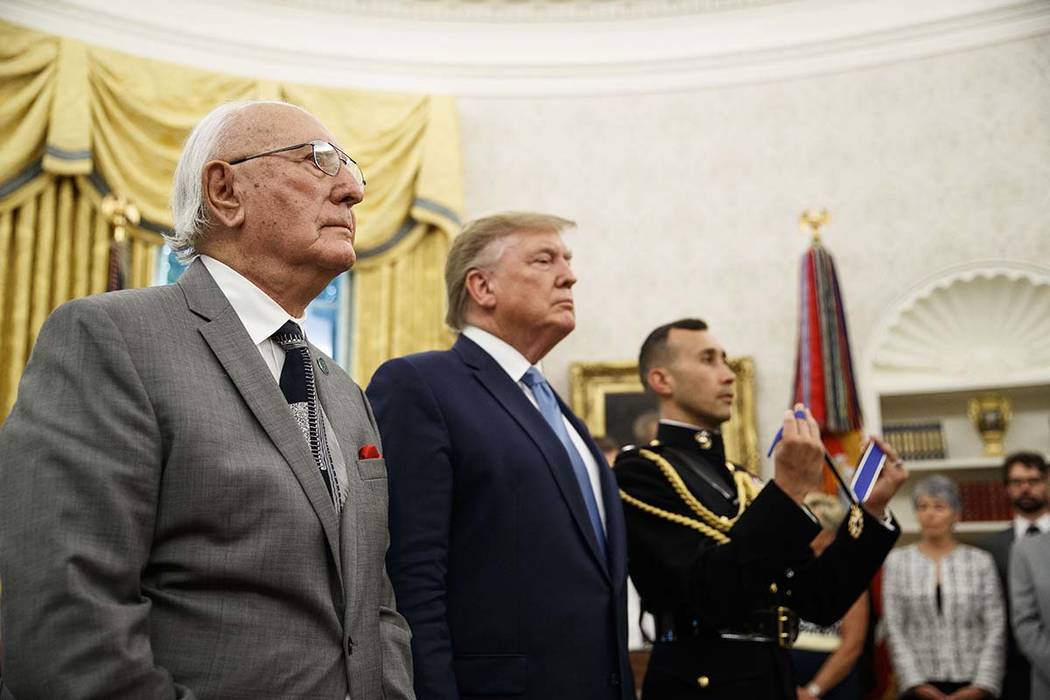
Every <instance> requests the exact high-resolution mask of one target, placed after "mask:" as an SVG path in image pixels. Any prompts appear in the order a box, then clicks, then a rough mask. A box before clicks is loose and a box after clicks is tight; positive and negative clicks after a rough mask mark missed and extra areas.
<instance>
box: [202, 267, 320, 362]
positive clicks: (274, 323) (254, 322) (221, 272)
mask: <svg viewBox="0 0 1050 700" xmlns="http://www.w3.org/2000/svg"><path fill="white" fill-rule="evenodd" d="M200 258H201V262H202V263H204V267H205V269H207V270H208V273H209V274H210V275H211V276H212V279H214V280H215V284H217V285H219V289H220V290H221V291H222V293H223V294H224V295H225V296H226V299H227V301H229V302H230V306H232V307H233V310H234V311H235V312H236V314H237V318H239V319H240V320H241V323H242V324H243V325H244V329H245V330H246V331H248V336H249V337H250V338H251V339H252V342H253V343H255V347H256V348H258V349H259V354H260V355H262V358H263V361H264V362H265V363H266V366H267V367H269V368H270V373H271V374H273V379H274V381H276V382H280V381H281V370H282V369H283V368H284V349H283V348H281V346H279V345H278V344H277V343H275V342H274V341H273V340H272V339H271V338H270V336H272V335H273V334H274V333H276V332H277V330H278V329H279V328H280V327H281V326H283V325H284V324H285V322H287V321H293V322H294V323H297V324H298V325H299V328H303V337H305V336H306V330H305V328H304V326H303V322H304V321H305V317H304V318H295V317H294V316H292V315H290V314H289V313H288V312H287V311H285V310H284V309H283V308H281V305H280V304H278V303H277V302H276V301H274V300H273V299H272V298H271V297H270V295H269V294H267V293H266V292H264V291H263V290H261V289H259V288H258V287H256V286H255V285H254V284H253V283H252V282H251V281H250V280H248V278H246V277H245V276H244V275H242V274H241V273H239V272H237V271H236V270H234V269H233V268H232V267H230V266H229V265H227V264H225V263H222V262H219V261H218V260H216V259H215V258H212V257H209V256H207V255H201V256H200Z"/></svg>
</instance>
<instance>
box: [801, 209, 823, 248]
mask: <svg viewBox="0 0 1050 700" xmlns="http://www.w3.org/2000/svg"><path fill="white" fill-rule="evenodd" d="M830 221H831V214H829V213H828V210H827V209H821V210H820V211H817V210H816V209H807V210H805V211H804V212H802V215H801V216H800V217H799V219H798V223H799V226H800V227H801V228H802V230H803V231H807V232H809V233H810V234H811V235H812V236H813V244H814V245H816V244H818V243H820V227H821V226H827V225H828V222H830Z"/></svg>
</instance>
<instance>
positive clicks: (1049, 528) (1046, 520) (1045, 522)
mask: <svg viewBox="0 0 1050 700" xmlns="http://www.w3.org/2000/svg"><path fill="white" fill-rule="evenodd" d="M1033 524H1034V525H1035V526H1036V527H1037V528H1039V532H1050V513H1043V514H1042V515H1040V516H1039V517H1038V518H1036V519H1035V520H1034V521H1032V520H1029V519H1028V518H1023V517H1021V516H1020V515H1015V516H1014V539H1015V540H1019V539H1021V538H1022V537H1024V536H1025V535H1027V534H1028V528H1029V527H1030V526H1031V525H1033Z"/></svg>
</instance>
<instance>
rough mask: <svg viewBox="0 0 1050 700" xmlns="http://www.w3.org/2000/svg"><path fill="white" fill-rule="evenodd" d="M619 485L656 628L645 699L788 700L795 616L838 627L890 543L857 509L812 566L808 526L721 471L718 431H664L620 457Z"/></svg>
mask: <svg viewBox="0 0 1050 700" xmlns="http://www.w3.org/2000/svg"><path fill="white" fill-rule="evenodd" d="M616 478H617V481H618V482H619V484H620V489H621V497H622V499H623V501H624V512H625V515H626V521H627V551H628V561H629V572H630V575H631V578H632V579H633V580H634V584H635V586H636V587H637V589H638V592H639V594H640V595H641V598H642V607H643V608H644V609H645V610H646V611H648V612H650V613H652V614H653V616H654V617H655V618H656V626H657V629H656V632H657V635H656V643H655V645H654V647H653V652H652V656H651V658H650V661H649V670H648V672H647V674H646V677H645V683H644V686H643V690H642V697H643V700H676V699H678V698H682V699H687V698H726V699H730V698H731V699H733V700H751V699H752V698H754V699H761V700H764V699H766V698H773V699H777V698H783V699H784V700H788V699H791V700H794V698H795V696H796V695H795V681H794V678H793V677H792V672H791V661H790V657H789V655H788V653H787V648H788V647H789V646H790V643H791V642H792V641H793V640H794V636H795V635H796V634H797V625H798V617H799V616H801V617H803V618H805V619H806V620H810V621H812V622H815V623H817V624H822V625H830V624H832V623H834V622H835V621H836V620H839V619H841V617H842V616H843V615H844V614H845V613H846V611H847V610H848V609H849V607H850V605H852V604H853V602H854V601H855V600H856V599H857V597H858V596H859V595H860V594H861V592H863V591H864V590H865V588H866V587H867V586H868V584H869V582H870V581H871V577H872V576H873V575H874V574H875V572H876V570H878V568H879V566H881V565H882V560H883V559H884V558H885V556H886V554H887V553H888V552H889V551H890V549H891V548H892V547H893V544H894V542H895V541H896V539H897V536H898V534H899V528H897V527H896V526H895V525H894V526H893V527H887V526H886V524H884V523H881V522H879V521H878V520H877V519H875V518H873V517H872V516H870V515H869V514H868V513H867V512H866V511H863V510H862V509H859V508H858V509H856V510H851V511H850V517H847V518H846V521H845V522H843V524H842V528H841V529H840V530H839V532H838V534H837V535H836V538H835V541H834V542H833V543H832V544H831V545H830V546H829V547H828V549H827V550H826V551H825V553H824V554H823V555H822V556H820V557H819V558H817V557H814V556H813V553H812V550H810V548H809V543H810V542H811V541H812V540H813V538H814V537H816V535H817V534H818V533H819V532H820V526H819V525H818V524H817V521H816V519H815V518H813V517H812V515H811V514H809V513H807V512H806V511H805V510H803V509H802V508H800V507H799V506H798V504H796V503H795V502H794V501H792V500H791V499H790V498H789V497H788V496H787V495H786V494H785V493H784V492H783V491H782V490H781V489H780V488H779V487H778V486H777V485H776V484H775V483H773V482H772V481H771V482H769V483H768V484H766V485H765V487H762V486H761V484H759V483H757V482H756V481H755V480H754V478H753V477H752V476H751V475H750V474H748V473H747V472H746V471H744V470H743V469H739V468H737V467H735V466H734V465H732V464H730V463H728V462H726V459H725V449H724V447H723V443H722V436H721V434H719V433H718V432H709V431H706V430H701V431H697V430H695V429H693V428H687V427H682V426H677V425H670V424H667V423H661V424H660V428H659V432H658V433H657V439H656V440H654V441H653V442H652V443H651V444H650V445H648V446H646V447H643V448H633V447H632V448H627V449H625V450H624V451H623V452H621V453H620V455H619V457H618V458H617V460H616Z"/></svg>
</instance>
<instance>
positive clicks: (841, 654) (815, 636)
mask: <svg viewBox="0 0 1050 700" xmlns="http://www.w3.org/2000/svg"><path fill="white" fill-rule="evenodd" d="M806 505H807V506H808V507H809V509H810V510H811V511H812V512H813V514H814V515H815V516H817V520H819V521H820V526H821V528H823V529H822V530H821V532H820V534H819V535H817V536H816V537H815V538H814V539H813V542H812V543H810V547H812V549H813V553H814V554H816V555H817V556H820V555H821V554H822V553H823V552H824V550H825V549H827V548H828V545H830V544H831V543H832V542H833V541H834V540H835V532H836V531H837V530H838V528H839V525H840V524H842V518H843V517H845V515H846V509H845V508H843V507H842V504H841V503H840V502H839V500H838V498H836V497H835V496H829V495H828V494H824V493H812V494H810V495H809V496H806ZM867 632H868V594H867V593H864V594H862V595H861V596H860V598H858V599H857V601H856V602H855V603H854V604H853V606H852V607H851V608H850V609H849V610H848V611H847V612H846V615H845V616H844V617H843V618H842V619H841V620H839V621H838V622H836V623H835V624H834V625H831V626H830V627H820V626H819V625H816V624H814V623H812V622H808V621H806V620H802V621H801V622H800V624H799V635H798V639H797V640H796V641H795V644H794V646H793V647H792V649H791V661H792V663H793V665H794V667H795V682H796V683H797V684H798V700H815V699H816V698H825V699H826V700H860V679H859V676H858V673H857V668H856V665H857V658H858V657H859V656H860V653H861V651H863V649H864V638H865V636H866V635H867Z"/></svg>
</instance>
